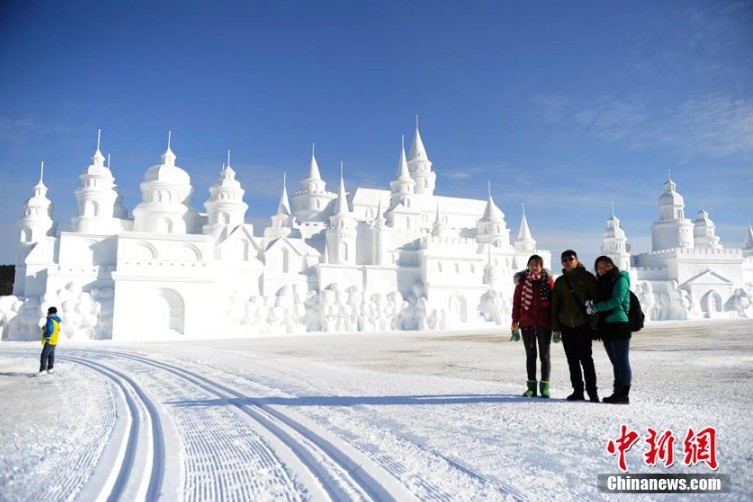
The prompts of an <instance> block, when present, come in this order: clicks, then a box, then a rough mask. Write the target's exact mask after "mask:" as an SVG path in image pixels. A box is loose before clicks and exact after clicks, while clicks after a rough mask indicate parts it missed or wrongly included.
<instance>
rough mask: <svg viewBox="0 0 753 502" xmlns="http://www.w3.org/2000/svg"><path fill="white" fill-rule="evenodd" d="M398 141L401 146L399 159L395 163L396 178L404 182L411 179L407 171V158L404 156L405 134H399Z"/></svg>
mask: <svg viewBox="0 0 753 502" xmlns="http://www.w3.org/2000/svg"><path fill="white" fill-rule="evenodd" d="M400 141H401V144H402V146H401V147H400V160H399V161H398V164H397V180H399V181H403V182H405V181H408V180H412V178H411V177H410V171H408V160H407V159H406V158H405V135H402V136H401V139H400Z"/></svg>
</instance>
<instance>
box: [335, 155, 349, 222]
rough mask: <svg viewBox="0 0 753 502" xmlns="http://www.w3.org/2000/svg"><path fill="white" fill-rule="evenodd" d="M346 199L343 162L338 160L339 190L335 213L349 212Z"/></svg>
mask: <svg viewBox="0 0 753 502" xmlns="http://www.w3.org/2000/svg"><path fill="white" fill-rule="evenodd" d="M349 213H350V209H348V199H347V197H346V194H345V180H344V178H343V162H342V161H340V191H339V192H338V194H337V204H336V206H335V214H349Z"/></svg>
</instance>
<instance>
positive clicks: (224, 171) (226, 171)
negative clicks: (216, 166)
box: [222, 150, 235, 179]
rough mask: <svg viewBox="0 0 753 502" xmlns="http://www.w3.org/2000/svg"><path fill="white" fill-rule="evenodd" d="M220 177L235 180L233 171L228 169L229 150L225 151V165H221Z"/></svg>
mask: <svg viewBox="0 0 753 502" xmlns="http://www.w3.org/2000/svg"><path fill="white" fill-rule="evenodd" d="M222 177H223V178H225V179H227V178H230V179H235V171H234V170H233V168H232V167H230V150H228V151H227V164H223V165H222Z"/></svg>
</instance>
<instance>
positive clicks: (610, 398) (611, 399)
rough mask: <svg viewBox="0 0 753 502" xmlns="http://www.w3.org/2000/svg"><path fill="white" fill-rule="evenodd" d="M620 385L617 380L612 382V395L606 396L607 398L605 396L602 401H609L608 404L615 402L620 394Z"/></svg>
mask: <svg viewBox="0 0 753 502" xmlns="http://www.w3.org/2000/svg"><path fill="white" fill-rule="evenodd" d="M618 387H619V384H618V383H617V382H614V383H613V384H612V395H611V396H607V397H605V398H604V399H602V400H601V401H602V402H604V403H607V404H612V403H614V400H615V399H616V398H617V396H618V395H619V393H618V392H617V389H618Z"/></svg>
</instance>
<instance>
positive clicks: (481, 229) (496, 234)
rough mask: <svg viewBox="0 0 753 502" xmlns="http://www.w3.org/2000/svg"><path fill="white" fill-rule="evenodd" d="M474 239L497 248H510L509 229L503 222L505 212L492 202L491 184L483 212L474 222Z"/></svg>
mask: <svg viewBox="0 0 753 502" xmlns="http://www.w3.org/2000/svg"><path fill="white" fill-rule="evenodd" d="M476 241H477V242H480V243H490V244H493V245H494V246H496V247H499V248H511V246H510V229H508V228H507V223H505V214H504V213H503V212H502V210H501V209H500V208H498V207H497V205H496V204H495V203H494V199H493V198H492V190H491V186H489V197H488V199H487V200H486V208H485V209H484V214H483V215H482V216H481V219H479V220H478V221H477V222H476Z"/></svg>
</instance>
